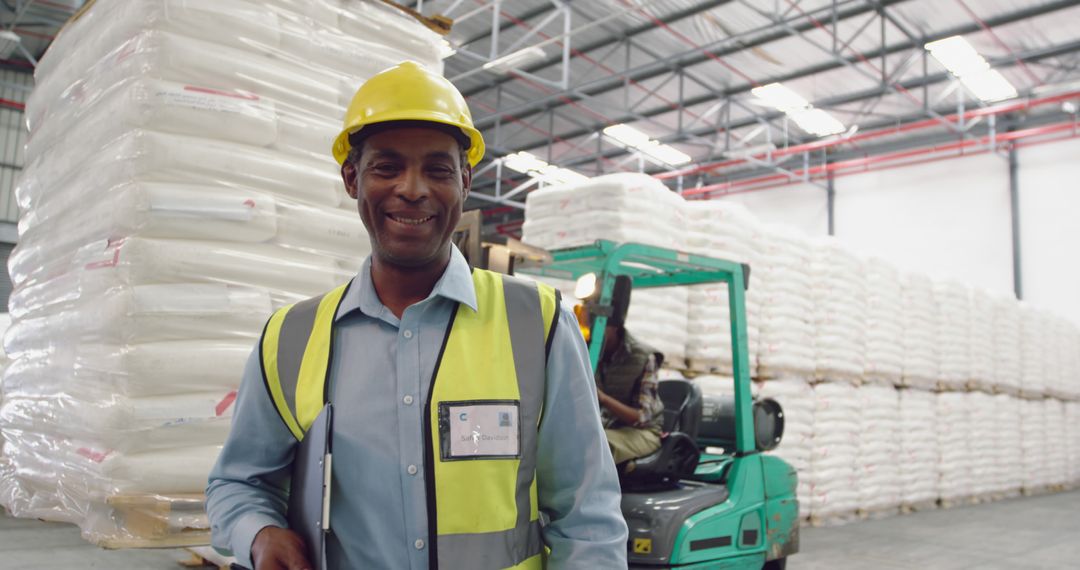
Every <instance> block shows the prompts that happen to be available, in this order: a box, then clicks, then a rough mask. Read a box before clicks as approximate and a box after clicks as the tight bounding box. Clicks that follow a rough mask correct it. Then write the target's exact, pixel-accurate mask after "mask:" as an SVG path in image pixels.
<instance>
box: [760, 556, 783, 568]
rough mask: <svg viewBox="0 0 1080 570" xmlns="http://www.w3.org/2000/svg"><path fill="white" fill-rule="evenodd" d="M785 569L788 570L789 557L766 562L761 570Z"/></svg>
mask: <svg viewBox="0 0 1080 570" xmlns="http://www.w3.org/2000/svg"><path fill="white" fill-rule="evenodd" d="M785 568H787V556H785V557H783V558H777V559H776V560H770V561H768V562H766V563H765V565H764V566H762V567H761V570H784V569H785Z"/></svg>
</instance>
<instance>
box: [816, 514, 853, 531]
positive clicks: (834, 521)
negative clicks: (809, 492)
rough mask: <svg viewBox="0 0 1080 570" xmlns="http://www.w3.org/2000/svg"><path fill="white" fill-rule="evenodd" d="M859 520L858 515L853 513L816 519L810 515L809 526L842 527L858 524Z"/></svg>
mask: <svg viewBox="0 0 1080 570" xmlns="http://www.w3.org/2000/svg"><path fill="white" fill-rule="evenodd" d="M859 520H861V519H860V518H859V515H858V513H855V512H852V513H845V514H838V515H829V516H827V517H817V516H814V515H810V526H812V527H818V528H821V527H834V526H844V525H848V524H851V523H854V522H859Z"/></svg>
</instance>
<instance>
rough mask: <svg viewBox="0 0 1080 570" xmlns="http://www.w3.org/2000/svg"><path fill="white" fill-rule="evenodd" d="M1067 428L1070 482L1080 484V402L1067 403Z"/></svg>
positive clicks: (1074, 484) (1073, 484)
mask: <svg viewBox="0 0 1080 570" xmlns="http://www.w3.org/2000/svg"><path fill="white" fill-rule="evenodd" d="M1065 429H1066V432H1067V433H1066V437H1067V439H1068V446H1067V447H1066V454H1067V456H1068V458H1069V466H1068V471H1069V484H1070V486H1073V487H1075V486H1080V402H1075V401H1073V402H1069V403H1067V404H1065Z"/></svg>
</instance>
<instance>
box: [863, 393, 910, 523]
mask: <svg viewBox="0 0 1080 570" xmlns="http://www.w3.org/2000/svg"><path fill="white" fill-rule="evenodd" d="M857 396H858V402H859V430H858V447H859V449H858V456H857V458H856V474H855V479H856V483H857V484H856V488H857V489H858V493H859V510H860V511H861V512H863V513H866V514H868V515H877V514H891V513H894V512H896V509H897V507H899V506H900V503H901V496H902V493H903V488H902V478H901V473H900V464H901V445H900V439H899V438H897V437H896V436H897V434H898V433H899V432H900V430H901V429H902V423H901V417H900V400H899V396H898V395H897V393H896V388H894V387H893V386H892V385H891V384H867V385H864V386H860V387H859V389H858V390H857Z"/></svg>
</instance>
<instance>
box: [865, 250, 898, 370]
mask: <svg viewBox="0 0 1080 570" xmlns="http://www.w3.org/2000/svg"><path fill="white" fill-rule="evenodd" d="M865 270H866V364H865V370H866V377H867V378H868V379H870V380H883V381H886V382H891V383H893V384H899V383H900V378H901V376H902V375H903V371H904V348H903V342H902V339H903V338H904V329H903V320H902V314H903V311H904V290H903V287H902V286H901V283H900V273H899V272H898V271H897V270H896V268H895V267H893V266H892V265H891V264H890V263H888V262H886V261H884V260H882V259H877V258H872V259H869V260H867V262H866V265H865Z"/></svg>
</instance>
